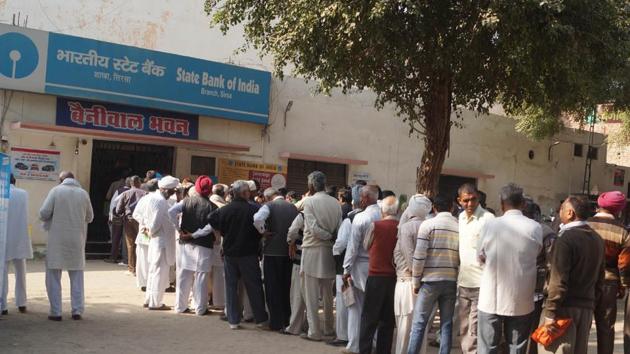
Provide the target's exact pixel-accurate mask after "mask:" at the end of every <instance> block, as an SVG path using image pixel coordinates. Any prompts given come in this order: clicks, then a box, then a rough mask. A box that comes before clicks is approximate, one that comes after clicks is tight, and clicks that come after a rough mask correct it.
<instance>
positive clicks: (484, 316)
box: [477, 311, 532, 354]
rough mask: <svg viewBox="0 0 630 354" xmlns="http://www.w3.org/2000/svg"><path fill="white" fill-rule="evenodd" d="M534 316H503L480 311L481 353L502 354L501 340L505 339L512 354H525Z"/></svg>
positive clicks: (479, 340)
mask: <svg viewBox="0 0 630 354" xmlns="http://www.w3.org/2000/svg"><path fill="white" fill-rule="evenodd" d="M531 318H532V314H531V313H528V314H527V315H523V316H501V315H496V314H491V313H485V312H483V311H479V313H478V319H479V329H478V332H477V333H478V335H479V336H478V343H479V353H484V354H485V353H487V354H498V353H500V349H499V348H500V345H501V339H505V343H506V344H507V346H508V350H509V353H510V354H525V353H526V352H527V339H528V338H529V335H530V333H529V328H530V323H531Z"/></svg>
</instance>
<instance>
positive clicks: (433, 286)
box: [407, 281, 457, 354]
mask: <svg viewBox="0 0 630 354" xmlns="http://www.w3.org/2000/svg"><path fill="white" fill-rule="evenodd" d="M456 293H457V285H456V283H455V282H454V281H436V282H426V283H423V284H422V286H421V287H420V292H419V294H418V299H417V301H416V305H415V307H414V310H413V324H412V326H411V335H410V337H411V338H410V339H409V348H408V350H407V352H408V353H409V354H416V353H419V352H420V348H421V347H422V342H423V341H424V340H425V337H426V334H427V333H428V328H429V326H430V325H431V320H432V315H433V309H434V308H435V305H436V303H437V305H438V307H439V309H440V354H448V353H450V351H451V345H452V339H453V313H454V312H455V300H456Z"/></svg>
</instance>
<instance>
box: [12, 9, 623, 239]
mask: <svg viewBox="0 0 630 354" xmlns="http://www.w3.org/2000/svg"><path fill="white" fill-rule="evenodd" d="M18 11H20V12H21V14H22V16H25V15H28V16H29V20H28V26H29V27H32V28H37V29H43V30H48V31H54V32H61V33H66V34H73V35H78V36H82V37H89V38H95V39H99V40H104V41H111V42H116V43H122V44H130V45H137V46H140V47H144V48H150V49H156V50H160V51H165V52H173V53H178V54H182V55H189V56H194V57H199V58H203V59H208V60H215V61H220V62H226V61H228V60H232V61H233V62H234V63H236V64H240V65H243V66H250V67H255V68H263V69H267V70H269V69H271V67H270V65H269V61H268V60H261V59H259V58H258V56H257V55H256V54H255V53H252V52H247V53H244V54H238V55H234V53H233V51H234V50H235V49H236V48H238V47H239V46H240V45H241V44H242V37H241V35H242V33H241V32H240V31H239V30H236V31H233V32H230V34H229V35H228V36H226V37H224V36H222V35H221V34H220V33H219V32H218V30H216V29H210V28H209V26H208V22H209V21H208V19H207V18H206V17H205V14H204V13H203V0H194V1H186V2H182V1H175V0H167V1H149V0H135V1H120V0H109V1H98V2H95V1H82V0H64V1H53V0H5V1H0V21H1V22H5V23H7V22H8V23H10V22H11V14H12V13H17V12H18ZM0 99H1V98H0ZM290 100H292V101H293V106H292V109H291V110H290V111H289V112H288V113H287V116H286V118H287V119H286V127H285V126H284V110H285V107H286V105H287V103H288V102H289V101H290ZM373 102H374V95H373V94H371V93H359V94H350V95H346V96H344V95H340V94H334V95H333V96H332V97H326V96H321V95H314V94H313V85H312V84H307V83H305V82H304V81H303V80H300V79H295V78H290V77H289V78H287V79H285V80H284V81H279V80H277V79H274V80H273V83H272V90H271V97H270V103H271V108H270V120H269V127H268V129H266V130H264V127H263V126H260V125H255V124H250V123H241V122H232V121H228V120H223V119H214V118H210V117H201V119H200V133H199V138H200V139H201V140H207V141H214V142H221V143H232V144H241V145H247V146H250V147H251V149H250V151H249V152H247V153H221V152H216V151H200V150H197V149H193V148H186V147H178V148H177V149H176V157H175V159H176V169H175V171H176V173H177V174H178V175H179V176H182V177H183V176H186V175H188V174H189V173H190V156H191V155H200V156H215V157H229V158H239V159H243V160H251V161H259V162H269V163H283V164H286V160H282V159H280V158H279V154H280V153H282V152H293V153H305V154H310V155H322V156H328V157H340V158H350V159H359V160H368V161H369V164H368V165H367V166H349V172H350V176H351V175H352V173H354V172H368V173H369V174H370V176H371V179H372V180H373V182H376V183H378V184H380V185H381V186H382V187H384V188H387V189H393V190H395V191H397V192H398V193H406V194H411V193H413V191H414V189H415V187H414V186H415V171H416V166H417V165H418V163H419V160H420V156H421V154H422V141H421V139H418V138H416V137H409V136H408V128H407V126H406V125H405V124H403V123H402V121H401V120H400V119H399V118H398V117H396V116H395V114H394V112H393V110H391V109H388V108H386V109H385V110H383V111H377V110H375V109H374V107H373ZM3 104H4V102H3ZM499 114H500V113H499ZM11 121H32V122H38V123H45V124H51V125H52V124H54V122H55V97H53V96H44V95H36V94H26V93H16V94H15V96H14V98H13V101H12V102H11V106H10V110H9V114H8V117H7V122H6V124H5V127H8V124H9V122H11ZM463 124H464V126H465V128H464V129H453V132H452V144H451V150H450V152H449V156H448V158H447V160H446V163H445V168H452V169H459V170H466V171H476V172H480V173H483V174H488V175H494V178H491V179H482V180H480V181H479V185H480V188H481V189H482V190H484V191H485V192H486V193H487V194H488V204H489V206H491V207H493V208H495V209H498V201H497V199H498V198H497V196H498V190H499V188H500V187H501V186H502V185H505V184H506V183H508V182H516V183H518V184H521V185H522V186H523V187H524V188H525V190H526V192H527V193H528V194H529V195H531V196H532V197H534V198H535V199H536V200H537V201H539V202H540V203H541V205H542V207H543V210H544V211H545V212H547V211H548V210H549V208H550V207H552V206H555V205H556V204H557V201H558V200H560V199H561V198H563V197H564V196H566V195H567V194H568V193H572V192H581V188H582V177H583V172H584V158H583V157H582V158H574V157H573V142H581V143H586V142H587V136H586V135H585V134H580V133H576V132H575V131H573V130H567V131H565V132H564V133H562V134H561V135H560V136H558V137H556V138H554V140H556V139H557V140H561V141H563V143H561V144H559V145H558V146H555V147H554V148H553V153H552V161H548V159H547V152H548V147H549V145H550V144H551V140H545V141H541V142H533V141H530V140H528V139H526V138H525V137H524V136H523V135H521V134H519V133H517V132H515V131H514V121H512V120H510V119H507V118H505V117H502V116H497V115H490V116H484V117H475V116H474V115H473V114H472V113H471V112H465V113H464V121H463ZM8 136H9V140H10V144H11V145H12V146H28V147H33V148H49V144H50V142H51V139H53V140H54V142H55V145H56V148H57V149H59V150H60V151H61V153H62V155H61V156H62V157H61V163H62V168H64V169H69V170H72V171H74V172H76V173H77V176H78V179H79V181H80V182H81V183H82V184H83V186H85V187H86V188H87V187H89V183H90V181H89V178H90V162H91V149H92V147H91V146H92V145H91V143H92V140H91V138H90V137H89V136H85V137H74V136H68V135H63V134H62V135H60V134H54V135H51V134H47V133H33V132H23V131H8ZM77 138H86V140H87V141H88V144H87V145H85V146H83V145H81V146H80V153H79V155H74V147H75V144H76V140H77ZM602 140H603V136H601V135H598V136H597V137H596V144H599V143H601V142H602ZM529 150H533V151H534V153H535V157H534V159H533V160H530V159H529V158H528V152H529ZM605 150H606V149H605V146H602V147H601V148H600V153H599V156H600V159H599V160H597V161H594V163H593V178H592V179H593V181H592V183H591V185H592V186H593V188H592V190H598V191H604V190H608V189H611V188H612V173H613V169H614V168H613V167H612V166H607V165H606V164H605V161H604V159H605V156H606V151H605ZM585 152H586V151H585ZM626 176H627V177H626V178H627V179H630V170H628V169H626ZM626 183H627V181H626ZM18 185H19V186H20V187H23V188H26V189H27V190H28V191H29V193H30V194H31V200H30V202H31V207H30V210H29V212H30V214H31V215H30V221H31V224H32V225H33V241H34V242H35V243H43V242H45V239H44V235H43V234H42V233H41V232H39V231H38V223H37V222H36V215H37V211H38V208H39V206H40V205H41V202H42V201H43V198H44V197H45V195H46V193H47V191H48V190H49V189H50V188H51V187H52V186H53V185H54V182H40V181H19V182H18ZM624 188H625V187H621V188H620V189H622V190H623V189H624Z"/></svg>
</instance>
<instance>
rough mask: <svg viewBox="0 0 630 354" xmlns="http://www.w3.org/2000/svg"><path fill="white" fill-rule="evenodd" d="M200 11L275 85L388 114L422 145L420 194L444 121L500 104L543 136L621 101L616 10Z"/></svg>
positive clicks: (319, 6) (441, 146) (526, 1)
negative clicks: (355, 98) (362, 99)
mask: <svg viewBox="0 0 630 354" xmlns="http://www.w3.org/2000/svg"><path fill="white" fill-rule="evenodd" d="M205 10H206V12H207V13H208V14H209V15H210V16H211V21H212V23H213V24H215V25H218V26H220V28H221V30H222V31H224V32H226V31H228V30H229V29H230V28H231V27H233V26H236V25H242V26H243V28H244V31H245V39H246V45H251V46H252V47H253V48H255V49H256V50H258V51H259V52H260V53H261V54H262V55H270V56H271V57H272V58H273V61H274V66H275V73H276V75H278V76H280V77H282V76H283V74H284V70H285V68H287V67H290V68H291V69H292V73H293V74H294V75H296V76H300V77H304V78H306V79H315V80H317V81H318V82H319V84H320V88H321V90H322V91H323V92H329V91H330V90H331V89H332V88H335V87H340V88H341V89H342V90H343V91H344V92H347V91H348V90H350V89H369V90H372V91H374V92H375V93H376V95H377V100H376V105H377V107H382V106H383V105H385V104H393V106H395V107H396V110H397V113H398V115H399V116H400V117H402V119H403V120H405V121H406V122H407V123H408V124H409V127H410V133H418V134H421V135H422V136H423V137H424V142H425V154H424V155H423V159H422V162H421V163H422V164H421V169H425V171H424V172H422V171H419V174H418V178H419V183H418V190H419V191H423V192H429V193H432V192H435V189H436V187H437V180H438V178H439V171H440V170H441V167H442V164H443V161H444V154H445V152H446V150H447V149H448V145H449V141H450V134H449V132H450V128H451V126H452V125H453V124H454V122H453V121H452V118H451V114H452V112H455V113H458V112H460V111H461V110H462V109H468V110H472V111H475V112H478V113H487V112H488V111H489V109H490V107H492V106H493V105H495V104H501V105H502V106H503V109H504V110H505V111H506V113H507V114H508V115H510V116H512V117H515V118H516V119H518V120H519V121H518V123H517V127H518V129H519V130H521V131H523V132H525V133H527V134H528V135H530V136H532V137H535V138H542V137H544V136H548V135H551V134H554V133H556V132H558V131H559V129H560V128H561V127H562V124H561V120H560V117H561V116H562V115H563V114H564V115H569V116H573V117H583V116H584V115H585V112H587V111H589V110H591V109H592V107H593V106H595V105H597V104H600V103H611V102H612V103H615V104H617V106H616V107H620V109H625V103H623V102H625V99H626V98H630V94H626V92H625V90H627V87H626V85H625V82H624V78H623V77H621V76H620V75H622V74H623V73H625V70H627V66H628V64H627V63H628V58H630V55H629V53H630V36H629V28H630V27H629V24H630V21H629V18H630V16H629V7H628V2H627V1H626V0H597V1H593V0H537V1H533V0H424V1H423V0H415V1H393V0H291V1H284V0H264V1H263V0H206V4H205ZM626 96H627V97H626ZM621 107H623V108H621ZM427 151H428V152H429V153H428V154H427ZM436 170H437V173H436ZM422 179H425V181H424V182H422V181H420V180H422Z"/></svg>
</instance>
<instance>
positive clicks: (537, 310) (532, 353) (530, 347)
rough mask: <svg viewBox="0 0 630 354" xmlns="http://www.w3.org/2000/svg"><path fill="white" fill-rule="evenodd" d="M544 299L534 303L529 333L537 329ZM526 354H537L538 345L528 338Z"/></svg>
mask: <svg viewBox="0 0 630 354" xmlns="http://www.w3.org/2000/svg"><path fill="white" fill-rule="evenodd" d="M544 302H545V299H540V300H538V301H535V302H534V312H532V319H531V321H530V324H529V333H530V334H531V333H534V331H535V330H536V328H538V323H539V322H540V316H541V315H542V310H543V304H544ZM527 354H538V343H536V341H534V340H533V339H532V337H531V336H530V337H529V338H528V339H527Z"/></svg>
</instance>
